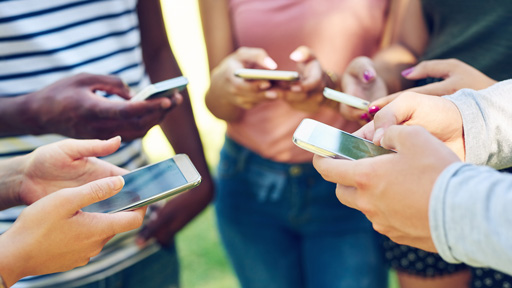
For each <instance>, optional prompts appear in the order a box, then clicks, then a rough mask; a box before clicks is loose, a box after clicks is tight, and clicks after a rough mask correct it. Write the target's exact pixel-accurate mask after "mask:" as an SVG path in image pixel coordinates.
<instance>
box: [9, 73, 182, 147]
mask: <svg viewBox="0 0 512 288" xmlns="http://www.w3.org/2000/svg"><path fill="white" fill-rule="evenodd" d="M97 90H101V91H105V92H107V93H111V94H116V95H119V96H121V97H123V98H125V99H129V98H130V91H129V88H128V87H127V86H126V85H125V84H124V83H123V81H121V79H119V78H118V77H115V76H107V75H93V74H88V73H81V74H78V75H74V76H71V77H67V78H64V79H61V80H59V81H57V82H55V83H53V84H51V85H49V86H47V87H44V88H43V89H41V90H39V91H36V92H33V93H30V94H27V95H22V96H17V97H10V98H2V97H0V135H23V134H32V135H42V134H50V133H56V134H60V135H64V136H68V137H71V138H80V139H87V138H99V139H108V138H111V137H114V136H116V135H121V136H122V137H123V139H124V140H131V139H136V138H139V137H142V136H143V135H145V134H146V132H147V131H148V130H149V129H150V128H151V127H153V126H154V125H156V124H158V123H159V122H160V121H161V120H162V118H163V117H164V116H165V114H166V113H167V112H169V110H170V109H169V108H170V107H171V105H172V104H171V102H170V101H169V99H154V100H151V101H144V102H130V101H111V100H109V99H107V98H105V97H103V96H100V95H97V94H96V93H95V91H97Z"/></svg>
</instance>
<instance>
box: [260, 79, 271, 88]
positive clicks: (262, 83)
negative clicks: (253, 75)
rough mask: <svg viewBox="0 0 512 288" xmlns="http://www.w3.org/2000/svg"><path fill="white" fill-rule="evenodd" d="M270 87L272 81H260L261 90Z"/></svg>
mask: <svg viewBox="0 0 512 288" xmlns="http://www.w3.org/2000/svg"><path fill="white" fill-rule="evenodd" d="M268 88H270V82H266V81H265V82H261V83H260V89H261V90H266V89H268Z"/></svg>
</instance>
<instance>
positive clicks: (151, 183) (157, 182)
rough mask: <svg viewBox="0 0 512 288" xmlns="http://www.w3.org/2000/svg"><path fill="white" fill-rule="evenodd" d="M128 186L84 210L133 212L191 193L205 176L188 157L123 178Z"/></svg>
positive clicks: (142, 169)
mask: <svg viewBox="0 0 512 288" xmlns="http://www.w3.org/2000/svg"><path fill="white" fill-rule="evenodd" d="M123 178H124V182H125V184H124V187H123V189H121V191H119V193H117V194H116V195H114V196H112V197H110V198H108V199H105V200H102V201H100V202H96V203H93V204H91V205H89V206H87V207H84V208H83V209H82V211H84V212H100V213H115V212H119V211H124V210H133V209H136V208H139V207H142V206H146V205H149V204H151V203H154V202H156V201H159V200H162V199H165V198H168V197H170V196H173V195H176V194H178V193H180V192H184V191H187V190H189V189H191V188H194V187H196V186H197V185H199V183H201V175H199V173H198V172H197V170H196V168H195V167H194V165H193V164H192V162H191V161H190V159H189V158H188V156H187V155H185V154H177V155H175V156H174V157H172V158H169V159H167V160H164V161H161V162H158V163H155V164H152V165H148V166H144V167H141V168H139V169H136V170H133V171H132V172H130V173H128V174H125V175H123Z"/></svg>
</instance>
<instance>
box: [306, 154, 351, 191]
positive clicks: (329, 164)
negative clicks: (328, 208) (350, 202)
mask: <svg viewBox="0 0 512 288" xmlns="http://www.w3.org/2000/svg"><path fill="white" fill-rule="evenodd" d="M357 165H358V161H350V160H345V159H332V158H325V157H321V156H318V155H315V156H314V157H313V166H314V167H315V169H316V170H317V171H318V173H320V174H321V175H322V177H323V178H324V179H325V180H326V181H329V182H333V183H338V184H343V185H346V186H355V185H356V182H355V174H354V171H355V170H356V169H355V167H356V166H357Z"/></svg>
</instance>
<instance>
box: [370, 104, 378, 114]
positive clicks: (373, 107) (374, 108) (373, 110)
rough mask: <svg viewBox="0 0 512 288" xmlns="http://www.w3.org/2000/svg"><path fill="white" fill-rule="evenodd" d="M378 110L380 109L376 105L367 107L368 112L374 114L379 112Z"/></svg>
mask: <svg viewBox="0 0 512 288" xmlns="http://www.w3.org/2000/svg"><path fill="white" fill-rule="evenodd" d="M379 110H380V108H379V107H378V106H372V107H370V109H368V112H369V113H370V114H375V113H377V112H379Z"/></svg>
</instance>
